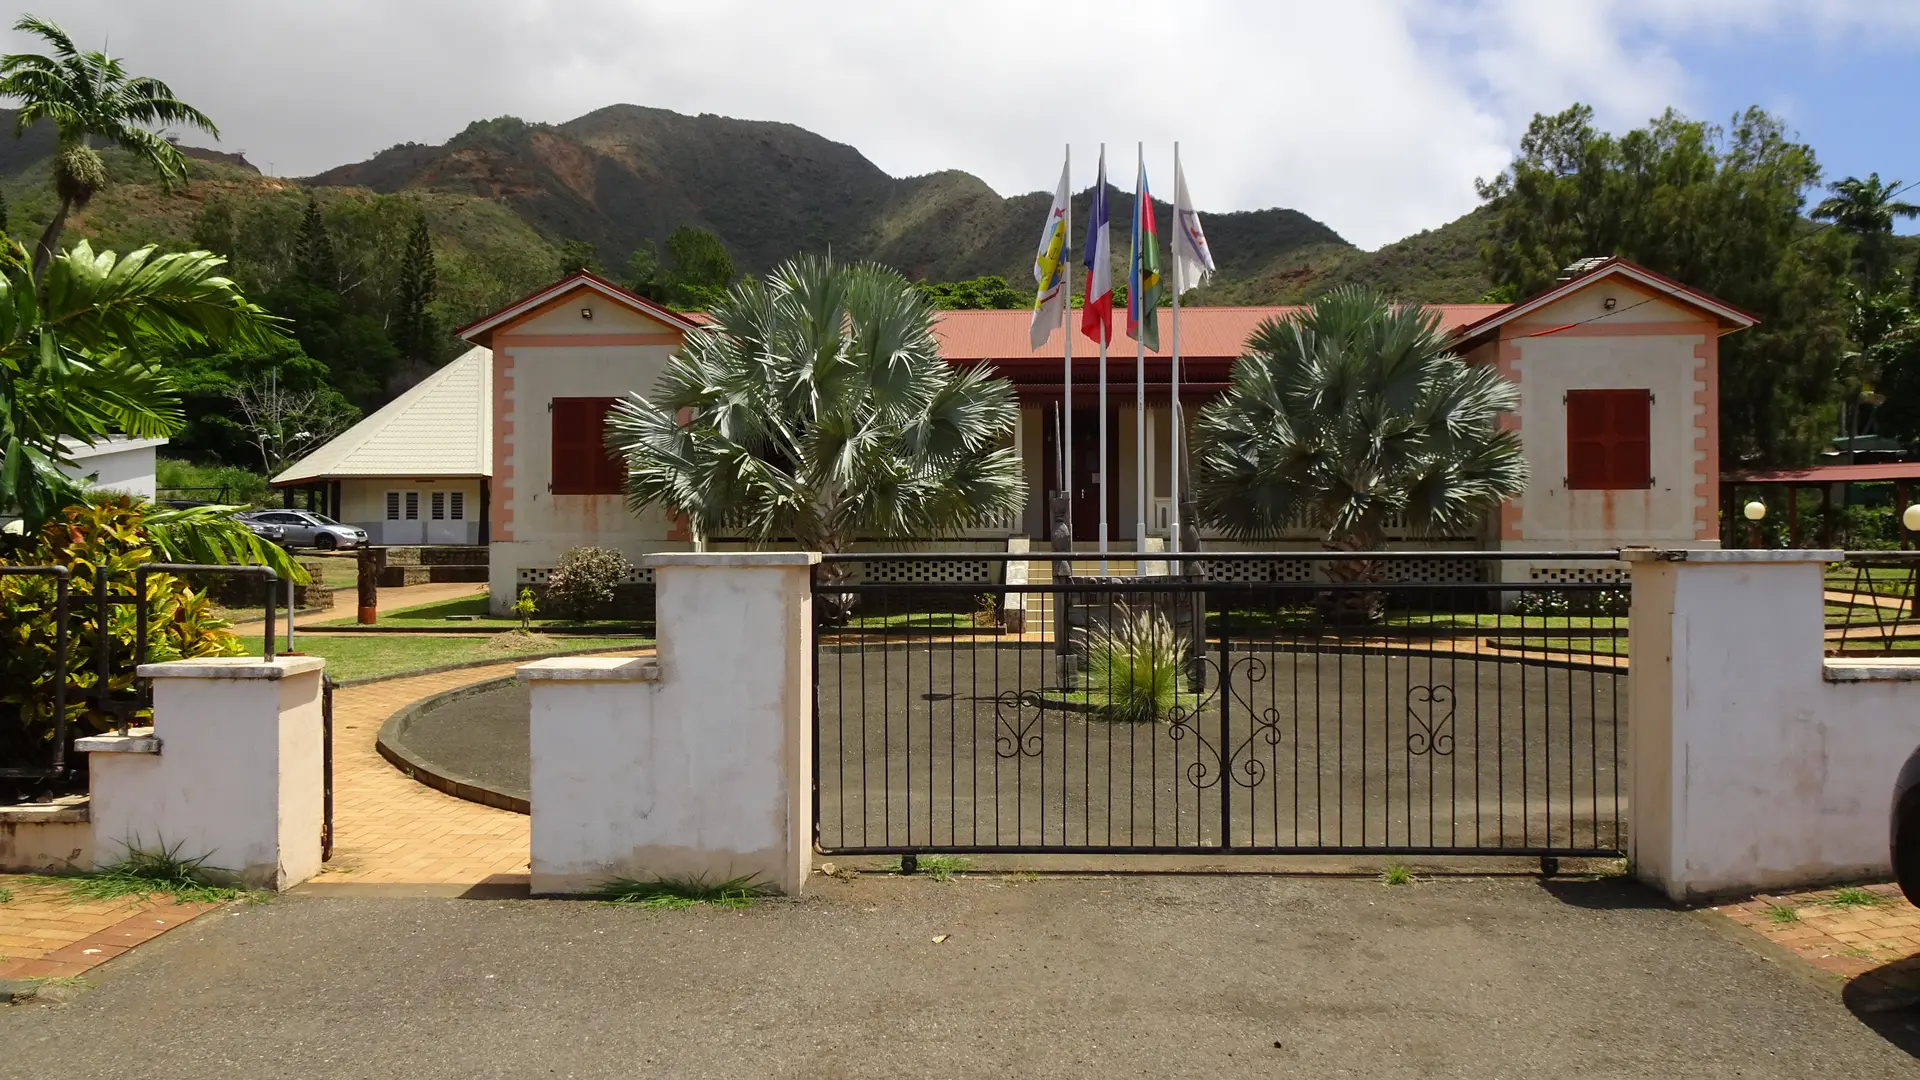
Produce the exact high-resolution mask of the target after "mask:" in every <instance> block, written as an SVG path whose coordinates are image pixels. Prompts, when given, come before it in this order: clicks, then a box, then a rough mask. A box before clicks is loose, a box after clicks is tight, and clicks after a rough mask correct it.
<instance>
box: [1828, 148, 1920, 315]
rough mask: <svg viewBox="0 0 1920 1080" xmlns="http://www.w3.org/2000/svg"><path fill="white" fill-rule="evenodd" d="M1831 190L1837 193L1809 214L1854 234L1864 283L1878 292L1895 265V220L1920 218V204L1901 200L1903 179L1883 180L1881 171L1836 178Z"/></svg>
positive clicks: (1854, 254)
mask: <svg viewBox="0 0 1920 1080" xmlns="http://www.w3.org/2000/svg"><path fill="white" fill-rule="evenodd" d="M1827 190H1828V191H1831V192H1832V193H1833V194H1831V195H1829V196H1827V197H1826V198H1825V199H1822V200H1820V203H1819V205H1817V206H1815V207H1814V208H1813V213H1812V214H1811V215H1809V216H1811V217H1812V218H1813V220H1815V221H1830V222H1832V223H1833V226H1834V228H1837V229H1839V230H1840V231H1841V232H1843V233H1846V234H1847V235H1848V236H1851V237H1853V256H1854V262H1855V265H1857V266H1858V267H1859V270H1860V280H1861V284H1862V285H1864V286H1865V287H1866V290H1867V292H1868V293H1869V294H1871V293H1877V292H1879V291H1880V286H1881V283H1882V282H1883V281H1884V280H1885V279H1886V276H1887V271H1888V270H1890V269H1891V268H1892V266H1893V253H1892V251H1891V249H1890V248H1891V243H1892V240H1893V222H1894V219H1895V218H1912V217H1920V206H1916V205H1914V204H1913V203H1910V202H1905V201H1903V200H1901V199H1900V198H1899V194H1900V191H1901V190H1902V185H1901V183H1900V181H1898V180H1889V181H1887V182H1886V183H1881V182H1880V174H1879V173H1869V174H1868V175H1867V178H1866V179H1865V180H1862V179H1860V178H1859V177H1857V176H1849V177H1847V178H1846V179H1844V180H1836V181H1834V182H1833V183H1832V184H1829V185H1828V186H1827Z"/></svg>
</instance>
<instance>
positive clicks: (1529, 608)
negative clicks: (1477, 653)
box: [1513, 589, 1633, 617]
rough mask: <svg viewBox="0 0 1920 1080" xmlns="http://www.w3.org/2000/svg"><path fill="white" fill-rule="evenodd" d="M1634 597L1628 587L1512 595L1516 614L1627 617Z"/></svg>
mask: <svg viewBox="0 0 1920 1080" xmlns="http://www.w3.org/2000/svg"><path fill="white" fill-rule="evenodd" d="M1632 600H1633V597H1632V594H1630V593H1628V592H1627V590H1625V589H1592V590H1588V589H1582V590H1580V591H1578V592H1524V593H1521V594H1520V595H1519V596H1516V597H1514V598H1513V614H1515V615H1553V616H1562V615H1597V616H1603V617H1604V616H1612V615H1618V616H1622V617H1624V616H1625V615H1626V614H1627V612H1628V611H1629V610H1630V609H1631V608H1632V606H1633V603H1632Z"/></svg>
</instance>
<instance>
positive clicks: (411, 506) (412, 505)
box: [407, 491, 420, 521]
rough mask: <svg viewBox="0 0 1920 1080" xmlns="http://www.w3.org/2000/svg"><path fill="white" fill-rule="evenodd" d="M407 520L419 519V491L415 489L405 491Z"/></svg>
mask: <svg viewBox="0 0 1920 1080" xmlns="http://www.w3.org/2000/svg"><path fill="white" fill-rule="evenodd" d="M407 520H408V521H419V520H420V493H419V492H417V491H409V492H407Z"/></svg>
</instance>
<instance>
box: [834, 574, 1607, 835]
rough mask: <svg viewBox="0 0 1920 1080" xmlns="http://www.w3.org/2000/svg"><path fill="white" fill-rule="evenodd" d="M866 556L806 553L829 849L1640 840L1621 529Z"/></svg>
mask: <svg viewBox="0 0 1920 1080" xmlns="http://www.w3.org/2000/svg"><path fill="white" fill-rule="evenodd" d="M1036 554H1041V553H1036ZM885 557H886V558H888V559H893V560H898V559H900V558H901V556H899V555H889V556H885ZM868 558H872V557H869V556H858V555H856V556H829V557H827V558H826V559H825V560H824V561H823V562H822V564H821V565H820V566H819V567H818V568H816V572H815V579H814V586H813V588H814V593H815V601H816V604H815V607H816V612H817V613H818V615H819V617H820V619H821V622H822V625H821V627H820V629H819V632H818V633H817V634H816V645H815V650H816V652H815V664H814V672H815V687H814V692H815V704H814V715H815V724H814V747H813V750H814V783H815V787H814V799H815V810H814V814H815V830H816V831H815V837H816V844H817V846H818V847H819V848H820V849H821V850H822V851H823V852H833V853H842V854H877V853H901V854H903V855H905V854H918V853H928V852H1057V853H1180V852H1203V853H1223V852H1244V853H1266V854H1287V853H1327V854H1337V853H1399V852H1404V853H1421V854H1435V855H1439V854H1510V855H1527V856H1538V857H1541V858H1543V859H1545V858H1552V857H1558V856H1562V855H1569V856H1571V855H1605V856H1612V855H1618V854H1620V853H1621V852H1623V851H1624V850H1625V842H1626V837H1625V828H1626V826H1625V822H1626V813H1625V806H1626V798H1627V795H1626V790H1625V778H1624V775H1623V773H1624V769H1625V762H1626V739H1627V732H1626V681H1627V677H1628V673H1627V663H1626V661H1627V657H1626V641H1627V630H1628V613H1627V595H1628V594H1627V585H1626V583H1625V580H1624V579H1625V573H1624V568H1623V567H1622V566H1621V564H1620V563H1619V562H1618V561H1617V560H1618V554H1617V553H1615V552H1571V553H1551V552H1541V553H1525V554H1507V553H1461V552H1443V553H1392V554H1385V553H1369V554H1366V555H1362V556H1353V555H1334V554H1324V553H1319V552H1312V553H1301V552H1289V553H1286V554H1284V555H1274V554H1268V553H1229V554H1226V555H1222V554H1220V553H1212V552H1209V553H1202V554H1188V555H1166V554H1162V553H1145V554H1140V555H1133V554H1121V555H1112V556H1109V558H1108V563H1109V564H1108V570H1109V573H1108V574H1106V575H1098V574H1093V573H1089V572H1088V571H1089V569H1090V568H1089V566H1088V563H1089V557H1088V556H1086V555H1085V554H1084V553H1076V554H1075V555H1074V556H1073V561H1072V562H1065V561H1063V562H1060V563H1054V562H1051V561H1050V560H1047V559H1046V558H1045V557H1044V555H1043V557H1042V558H1037V559H1036V558H1034V556H1033V555H1007V556H1000V555H985V556H983V555H982V554H980V553H967V554H965V555H953V556H941V555H929V556H922V557H921V558H923V559H924V560H926V563H927V572H926V573H924V574H920V575H901V574H899V573H895V574H893V575H892V576H893V577H894V578H896V579H899V578H902V577H907V578H913V577H917V578H918V580H910V581H908V580H894V581H888V582H880V583H873V582H862V581H855V580H852V579H855V578H858V577H860V576H861V575H859V574H857V573H851V572H850V571H851V570H852V569H853V564H857V563H858V562H860V561H861V560H863V559H868ZM981 558H988V559H994V560H1003V561H1006V562H1008V563H1009V564H1010V566H1009V569H1010V570H1011V571H1014V572H1009V573H1006V574H1001V575H996V578H997V580H996V581H995V582H994V583H990V584H981V583H978V582H974V581H968V582H943V581H941V580H940V579H941V577H942V576H943V575H942V573H941V571H940V569H939V565H940V563H941V562H942V561H945V560H957V559H967V560H979V559H981ZM1281 560H1284V561H1285V567H1286V569H1285V570H1284V572H1282V571H1281V570H1279V569H1278V565H1279V563H1280V561H1281ZM1303 564H1304V565H1305V566H1307V567H1308V569H1307V570H1306V571H1304V572H1303V571H1302V570H1301V569H1300V567H1301V566H1302V565H1303ZM1543 564H1545V568H1543ZM1022 568H1024V570H1025V571H1026V573H1025V575H1024V576H1025V579H1026V580H1025V582H1024V583H1022V581H1021V578H1022V576H1023V575H1022V574H1021V573H1019V572H1017V571H1018V570H1019V569H1022ZM1229 569H1231V571H1232V577H1233V578H1234V580H1218V579H1217V578H1216V577H1214V576H1210V574H1209V571H1210V570H1211V571H1218V572H1219V575H1220V576H1225V574H1226V572H1227V571H1228V570H1229ZM1548 579H1550V580H1548ZM1009 582H1011V583H1009ZM942 592H956V593H960V594H961V595H964V596H971V597H973V598H974V601H975V602H974V603H973V604H955V603H952V602H948V603H944V604H942V603H936V602H930V601H929V597H932V596H937V595H938V594H940V593H942Z"/></svg>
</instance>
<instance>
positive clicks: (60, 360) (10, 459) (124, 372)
mask: <svg viewBox="0 0 1920 1080" xmlns="http://www.w3.org/2000/svg"><path fill="white" fill-rule="evenodd" d="M220 269H221V263H220V259H219V258H218V257H217V256H214V255H211V254H209V253H207V252H204V251H194V252H185V253H175V254H167V255H160V254H156V253H155V251H154V249H152V248H142V249H140V250H139V251H135V252H131V253H129V254H128V255H126V256H124V257H122V256H118V255H115V254H114V253H113V252H111V251H103V252H100V253H98V254H95V253H94V251H93V249H92V247H91V246H90V245H88V243H87V242H86V241H84V240H83V241H81V242H80V243H78V244H76V245H74V247H73V249H72V250H70V251H66V252H63V253H61V254H59V255H57V256H55V257H54V258H53V260H52V261H51V262H50V263H48V265H47V270H46V273H45V274H44V275H43V276H42V277H41V278H39V279H36V278H35V276H34V274H33V273H32V271H31V269H30V268H29V266H28V263H27V253H26V249H25V248H23V247H21V246H20V245H19V244H16V243H9V244H7V246H6V248H5V250H4V251H0V506H11V507H15V508H17V509H18V510H19V511H20V516H21V518H22V519H23V524H24V526H25V530H26V532H28V533H33V532H35V531H37V530H38V529H39V528H40V526H41V525H43V524H45V523H46V522H47V521H49V520H51V519H52V518H53V517H54V516H55V515H57V514H58V513H59V512H60V511H61V510H62V509H63V508H64V507H68V506H72V505H76V504H79V503H81V502H83V501H85V493H84V491H83V490H82V488H81V486H80V484H79V483H77V482H76V481H73V480H70V479H68V478H67V476H66V475H65V474H63V473H62V472H61V470H60V467H61V466H62V465H67V466H71V465H72V464H73V459H72V457H71V456H70V454H69V452H68V450H67V440H75V441H79V442H93V441H95V440H97V439H99V438H102V437H104V436H109V435H116V434H125V435H132V436H135V437H153V436H162V435H171V434H173V433H174V432H176V431H178V430H179V429H180V426H181V423H182V417H181V409H180V398H179V394H178V391H177V390H176V389H175V387H174V385H173V382H172V380H171V379H170V378H169V377H168V376H167V375H166V373H165V372H164V371H162V370H161V368H160V367H159V365H158V364H157V363H156V358H157V357H158V356H159V355H161V354H162V353H163V352H164V351H166V350H178V349H185V348H205V347H219V346H222V345H227V344H240V343H244V342H264V341H267V340H270V339H271V338H273V337H275V336H277V335H278V333H279V331H278V329H277V327H275V325H274V324H273V321H272V320H271V319H270V318H269V317H268V316H267V315H266V313H265V312H264V311H262V310H261V309H260V308H258V307H256V306H254V305H253V304H251V303H248V302H247V300H246V298H245V297H244V296H242V295H241V293H240V291H239V290H238V289H237V288H235V287H234V284H233V282H231V281H230V280H228V279H227V278H226V277H224V276H222V275H221V273H220ZM147 523H148V525H149V526H158V531H157V532H156V533H154V534H153V537H152V538H153V541H154V543H155V545H156V548H157V549H159V550H160V552H161V554H162V556H163V557H164V558H177V559H180V560H181V561H219V562H258V563H265V564H267V565H270V566H274V567H275V568H276V569H277V570H279V571H281V572H283V573H287V574H290V575H292V576H294V577H296V578H298V579H299V580H305V575H304V574H303V573H302V572H301V571H300V570H299V568H298V567H297V566H295V565H294V564H293V563H292V561H291V560H290V559H288V558H287V557H286V554H285V553H284V552H282V551H280V549H278V548H275V547H273V546H272V545H268V544H263V543H262V542H261V541H260V540H259V539H258V538H257V537H255V536H254V535H253V534H252V533H250V532H248V531H247V530H246V529H245V528H244V527H242V526H240V525H239V524H238V523H237V522H235V521H233V519H232V518H230V517H224V516H220V515H214V514H200V515H192V514H186V515H183V514H180V513H173V512H166V513H161V512H156V513H154V514H152V515H150V516H149V518H148V522H147Z"/></svg>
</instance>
